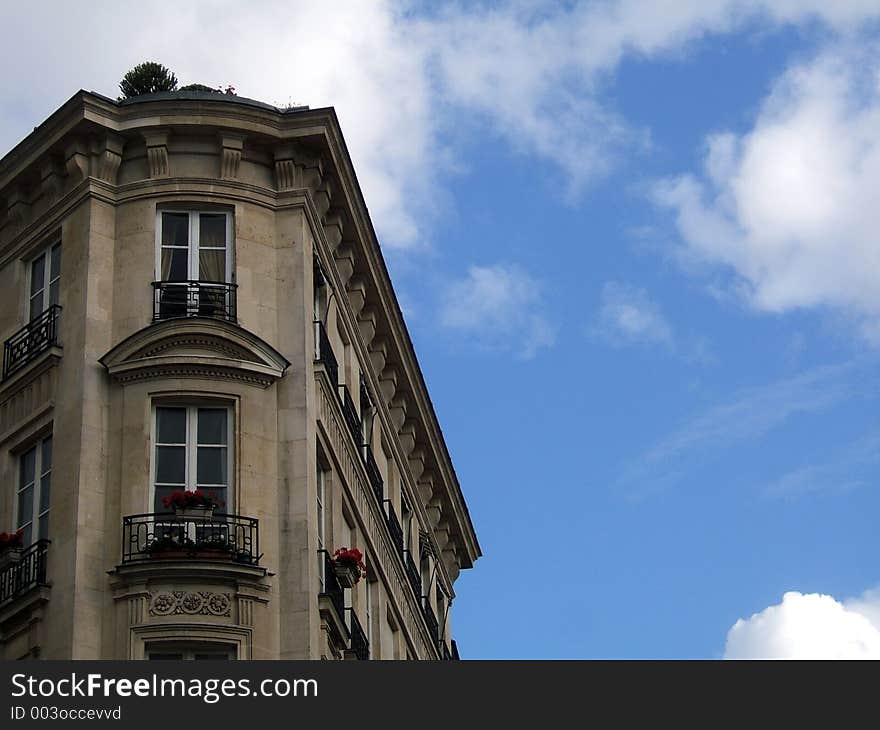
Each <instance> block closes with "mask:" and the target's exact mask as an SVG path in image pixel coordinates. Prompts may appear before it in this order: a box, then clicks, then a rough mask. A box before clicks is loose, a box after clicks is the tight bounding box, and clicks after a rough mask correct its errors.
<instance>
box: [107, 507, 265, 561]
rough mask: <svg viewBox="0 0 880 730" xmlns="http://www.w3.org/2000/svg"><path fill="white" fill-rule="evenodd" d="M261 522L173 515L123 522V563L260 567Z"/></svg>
mask: <svg viewBox="0 0 880 730" xmlns="http://www.w3.org/2000/svg"><path fill="white" fill-rule="evenodd" d="M261 557H262V555H261V554H260V528H259V520H257V519H255V518H253V517H242V516H240V515H227V514H223V515H216V516H213V517H190V516H186V517H184V516H182V515H177V514H173V513H171V514H169V513H149V514H142V515H129V516H128V517H123V518H122V562H123V564H126V563H135V562H140V561H145V560H153V561H157V560H161V559H173V558H176V559H179V560H214V561H218V560H220V561H229V562H233V563H241V564H244V565H258V564H259V562H260V558H261Z"/></svg>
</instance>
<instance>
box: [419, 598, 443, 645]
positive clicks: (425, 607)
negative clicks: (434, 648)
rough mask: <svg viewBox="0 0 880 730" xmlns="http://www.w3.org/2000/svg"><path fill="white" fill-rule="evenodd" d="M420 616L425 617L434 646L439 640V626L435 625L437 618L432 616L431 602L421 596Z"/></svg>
mask: <svg viewBox="0 0 880 730" xmlns="http://www.w3.org/2000/svg"><path fill="white" fill-rule="evenodd" d="M422 616H424V617H425V623H426V624H427V625H428V633H429V634H430V635H431V640H432V641H433V642H434V643H435V644H436V643H437V641H438V640H439V638H440V624H438V623H437V617H436V616H435V615H434V609H433V608H431V601H430V599H429V598H428V597H427V596H422Z"/></svg>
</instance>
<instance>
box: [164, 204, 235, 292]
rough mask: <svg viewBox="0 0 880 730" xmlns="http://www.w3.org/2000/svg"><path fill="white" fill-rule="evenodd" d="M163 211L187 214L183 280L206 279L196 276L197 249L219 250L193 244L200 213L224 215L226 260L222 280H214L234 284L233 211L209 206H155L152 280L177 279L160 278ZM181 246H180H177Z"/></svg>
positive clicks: (197, 230)
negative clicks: (184, 277) (154, 245)
mask: <svg viewBox="0 0 880 730" xmlns="http://www.w3.org/2000/svg"><path fill="white" fill-rule="evenodd" d="M165 213H171V214H175V213H176V214H178V215H182V214H186V215H188V216H189V221H188V228H187V243H186V246H187V259H186V270H187V278H186V279H183V281H205V282H207V281H208V280H207V279H202V278H201V277H199V276H198V273H199V251H201V250H202V248H205V250H208V251H216V250H219V249H218V248H217V247H216V246H205V247H202V246H201V245H198V244H196V245H194V242H196V241H198V240H199V224H200V219H201V218H200V217H201V216H202V215H222V216H225V217H226V261H225V275H224V280H223V281H220V282H215V283H218V284H234V283H235V256H234V251H233V249H234V248H235V245H234V243H235V242H234V240H233V220H232V217H233V211H231V210H211V209H210V208H198V207H194V208H161V207H160V208H157V209H156V247H155V248H156V251H155V258H154V262H153V280H154V281H169V282H175V281H178V280H177V279H163V278H162V248H163V246H162V216H163V215H164V214H165ZM177 248H182V247H177ZM193 271H195V273H196V274H197V275H196V276H192V273H193Z"/></svg>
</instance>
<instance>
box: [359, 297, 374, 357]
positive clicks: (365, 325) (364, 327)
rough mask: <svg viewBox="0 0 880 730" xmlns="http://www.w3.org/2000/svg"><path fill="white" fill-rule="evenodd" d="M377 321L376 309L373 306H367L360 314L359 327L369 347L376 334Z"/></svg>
mask: <svg viewBox="0 0 880 730" xmlns="http://www.w3.org/2000/svg"><path fill="white" fill-rule="evenodd" d="M376 321H377V318H376V310H375V309H373V308H372V307H367V308H366V309H364V310H363V311H362V312H361V313H360V315H358V329H359V330H360V331H361V337H362V338H363V340H364V343H365V344H366V346H367V347H369V346H370V343H371V342H372V341H373V337H375V336H376Z"/></svg>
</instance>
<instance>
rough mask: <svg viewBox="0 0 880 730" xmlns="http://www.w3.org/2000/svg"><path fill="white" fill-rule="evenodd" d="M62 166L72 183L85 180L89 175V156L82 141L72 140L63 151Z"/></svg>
mask: <svg viewBox="0 0 880 730" xmlns="http://www.w3.org/2000/svg"><path fill="white" fill-rule="evenodd" d="M64 167H65V169H66V171H67V176H68V177H69V178H70V181H71V182H72V183H73V184H76V183H78V182H79V181H80V180H85V179H86V178H87V177H88V175H89V158H88V155H87V154H86V147H85V145H84V144H83V143H82V142H72V143H71V144H69V145H68V146H67V149H66V150H65V151H64Z"/></svg>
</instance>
